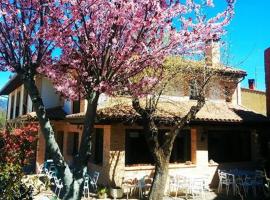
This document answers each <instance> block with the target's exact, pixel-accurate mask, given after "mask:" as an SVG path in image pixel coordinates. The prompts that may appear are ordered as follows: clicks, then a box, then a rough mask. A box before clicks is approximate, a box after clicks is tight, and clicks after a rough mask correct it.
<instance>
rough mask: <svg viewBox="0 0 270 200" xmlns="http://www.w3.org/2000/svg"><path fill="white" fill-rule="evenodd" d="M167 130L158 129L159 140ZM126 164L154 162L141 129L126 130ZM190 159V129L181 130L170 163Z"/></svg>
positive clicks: (161, 139)
mask: <svg viewBox="0 0 270 200" xmlns="http://www.w3.org/2000/svg"><path fill="white" fill-rule="evenodd" d="M166 132H167V130H165V129H163V130H159V141H160V142H161V143H162V141H163V136H164V134H165V133H166ZM125 148H126V158H125V163H126V165H133V164H154V160H153V157H152V155H151V153H150V150H149V147H148V145H147V142H146V139H145V136H144V133H143V130H140V129H127V130H126V147H125ZM189 160H191V137H190V131H189V130H185V131H182V132H181V133H180V134H179V135H178V136H177V137H176V140H175V142H174V145H173V149H172V154H171V158H170V162H171V163H183V162H185V161H189Z"/></svg>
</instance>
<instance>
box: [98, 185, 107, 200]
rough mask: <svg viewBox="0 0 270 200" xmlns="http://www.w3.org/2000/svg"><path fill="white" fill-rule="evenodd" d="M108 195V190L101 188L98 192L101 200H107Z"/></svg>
mask: <svg viewBox="0 0 270 200" xmlns="http://www.w3.org/2000/svg"><path fill="white" fill-rule="evenodd" d="M107 194H108V188H106V187H104V186H100V187H99V188H98V191H97V195H98V197H99V198H100V199H103V198H106V197H107Z"/></svg>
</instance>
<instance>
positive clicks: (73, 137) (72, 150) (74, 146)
mask: <svg viewBox="0 0 270 200" xmlns="http://www.w3.org/2000/svg"><path fill="white" fill-rule="evenodd" d="M67 137H68V138H67V144H68V145H67V154H68V155H72V156H75V155H76V154H78V152H79V133H77V132H71V133H68V134H67Z"/></svg>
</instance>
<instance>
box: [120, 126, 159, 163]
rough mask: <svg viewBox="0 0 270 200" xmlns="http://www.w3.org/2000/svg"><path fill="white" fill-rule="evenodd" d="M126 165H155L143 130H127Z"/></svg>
mask: <svg viewBox="0 0 270 200" xmlns="http://www.w3.org/2000/svg"><path fill="white" fill-rule="evenodd" d="M125 148H126V158H125V163H126V165H133V164H154V159H153V157H152V155H151V153H150V151H149V147H148V145H147V142H146V139H145V136H144V133H143V130H140V129H127V130H126V147H125Z"/></svg>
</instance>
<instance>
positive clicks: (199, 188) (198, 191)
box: [190, 177, 205, 199]
mask: <svg viewBox="0 0 270 200" xmlns="http://www.w3.org/2000/svg"><path fill="white" fill-rule="evenodd" d="M190 181H191V182H190V192H191V195H192V198H195V197H196V196H198V195H199V196H200V199H205V193H204V192H205V190H204V182H205V180H204V179H203V178H200V177H199V178H193V179H191V180H190Z"/></svg>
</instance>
